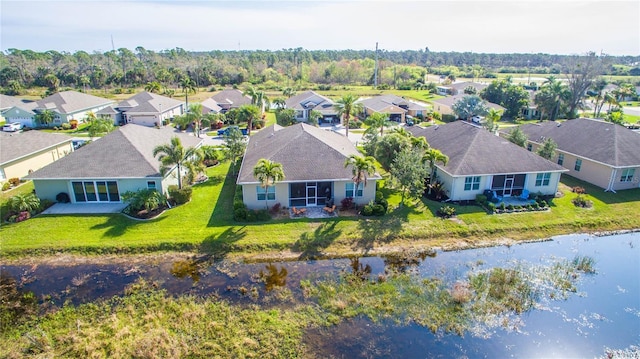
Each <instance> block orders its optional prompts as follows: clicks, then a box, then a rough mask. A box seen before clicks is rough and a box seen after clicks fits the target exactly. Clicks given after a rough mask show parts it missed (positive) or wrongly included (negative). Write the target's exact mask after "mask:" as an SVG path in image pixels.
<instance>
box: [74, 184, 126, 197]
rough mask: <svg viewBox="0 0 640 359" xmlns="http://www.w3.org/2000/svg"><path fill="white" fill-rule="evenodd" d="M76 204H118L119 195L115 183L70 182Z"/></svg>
mask: <svg viewBox="0 0 640 359" xmlns="http://www.w3.org/2000/svg"><path fill="white" fill-rule="evenodd" d="M71 187H72V189H73V196H74V198H75V200H76V202H119V201H120V194H119V192H118V184H117V183H116V182H115V181H84V182H71Z"/></svg>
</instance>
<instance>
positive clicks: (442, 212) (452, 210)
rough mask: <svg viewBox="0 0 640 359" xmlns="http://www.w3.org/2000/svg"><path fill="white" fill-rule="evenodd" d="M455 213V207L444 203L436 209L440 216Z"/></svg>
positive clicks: (448, 216)
mask: <svg viewBox="0 0 640 359" xmlns="http://www.w3.org/2000/svg"><path fill="white" fill-rule="evenodd" d="M455 215H456V209H455V208H454V207H452V206H449V205H444V206H442V207H440V209H439V210H438V216H440V217H442V218H451V217H453V216H455Z"/></svg>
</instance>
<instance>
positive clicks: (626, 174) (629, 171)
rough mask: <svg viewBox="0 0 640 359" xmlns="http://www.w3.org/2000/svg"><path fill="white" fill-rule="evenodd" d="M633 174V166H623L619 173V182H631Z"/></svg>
mask: <svg viewBox="0 0 640 359" xmlns="http://www.w3.org/2000/svg"><path fill="white" fill-rule="evenodd" d="M635 174H636V169H635V168H625V169H624V170H622V174H621V175H620V182H632V181H633V176H634V175H635Z"/></svg>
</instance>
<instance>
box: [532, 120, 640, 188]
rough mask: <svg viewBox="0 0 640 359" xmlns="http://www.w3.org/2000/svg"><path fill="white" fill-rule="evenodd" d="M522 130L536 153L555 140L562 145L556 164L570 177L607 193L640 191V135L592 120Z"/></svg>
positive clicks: (553, 123) (549, 122)
mask: <svg viewBox="0 0 640 359" xmlns="http://www.w3.org/2000/svg"><path fill="white" fill-rule="evenodd" d="M520 128H521V129H522V131H523V132H524V133H525V134H526V135H527V137H528V147H527V148H529V149H530V150H531V151H534V152H535V151H536V150H537V149H538V148H539V147H540V145H542V143H543V142H544V141H545V139H547V138H551V139H552V140H553V141H554V142H555V143H556V144H557V145H558V149H557V150H556V153H557V155H556V158H554V161H555V162H556V163H558V164H560V165H561V166H563V167H564V168H566V169H568V170H569V172H567V174H569V175H571V176H573V177H576V178H579V179H581V180H583V181H586V182H589V183H591V184H594V185H596V186H598V187H601V188H604V189H605V190H606V191H613V192H615V191H619V190H625V189H631V188H640V134H638V133H635V132H633V131H631V130H629V129H627V128H625V127H623V126H620V125H616V124H613V123H611V122H605V121H601V120H594V119H588V118H578V119H574V120H568V121H564V122H554V121H546V122H542V123H536V124H529V125H523V126H520Z"/></svg>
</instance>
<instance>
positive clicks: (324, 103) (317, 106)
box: [285, 91, 340, 124]
mask: <svg viewBox="0 0 640 359" xmlns="http://www.w3.org/2000/svg"><path fill="white" fill-rule="evenodd" d="M333 105H334V102H333V101H332V100H331V99H329V98H328V97H325V96H322V95H320V94H318V93H316V92H314V91H305V92H303V93H300V94H297V95H295V96H292V97H290V98H288V99H286V100H285V108H292V109H294V110H295V111H296V115H295V119H296V121H298V122H307V121H308V120H309V117H310V114H311V111H318V112H319V113H320V114H321V115H322V117H321V118H320V119H319V122H320V123H321V124H322V123H340V117H339V116H338V111H337V110H336V109H335V107H334V106H333Z"/></svg>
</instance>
